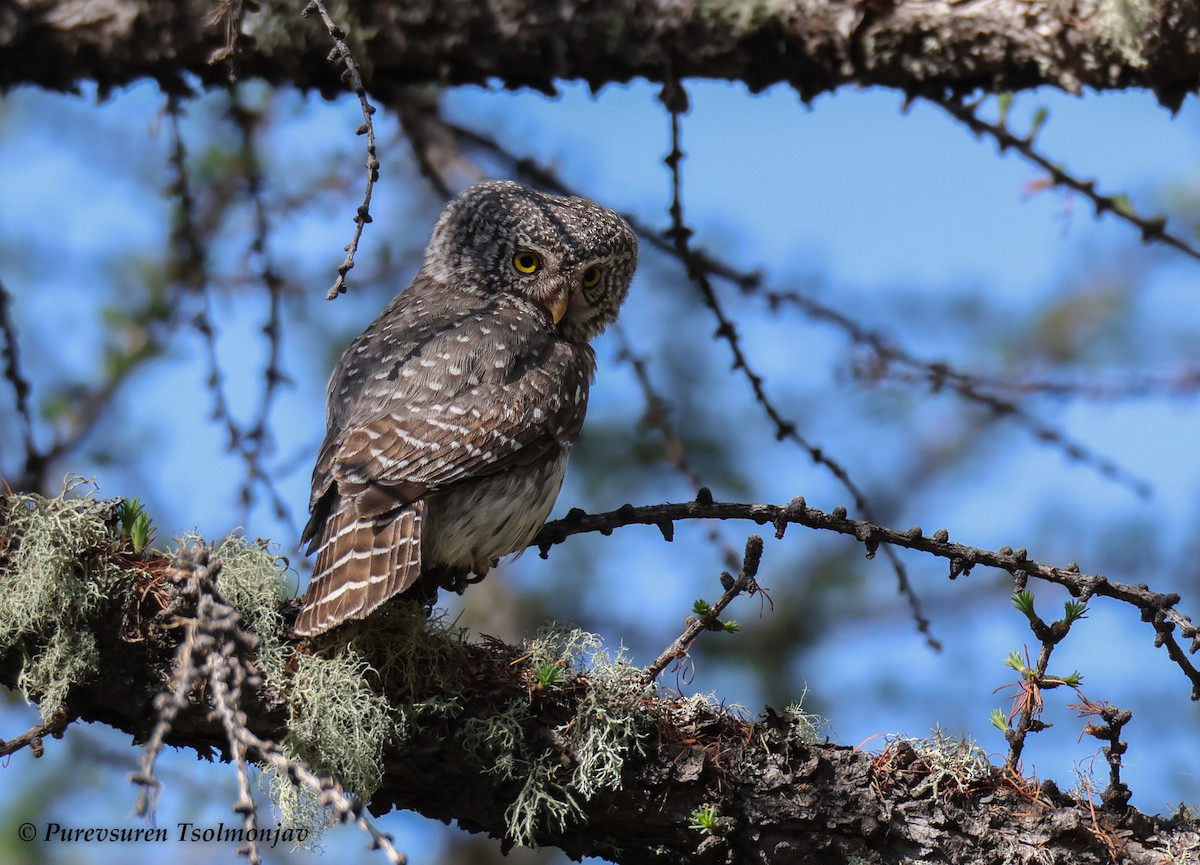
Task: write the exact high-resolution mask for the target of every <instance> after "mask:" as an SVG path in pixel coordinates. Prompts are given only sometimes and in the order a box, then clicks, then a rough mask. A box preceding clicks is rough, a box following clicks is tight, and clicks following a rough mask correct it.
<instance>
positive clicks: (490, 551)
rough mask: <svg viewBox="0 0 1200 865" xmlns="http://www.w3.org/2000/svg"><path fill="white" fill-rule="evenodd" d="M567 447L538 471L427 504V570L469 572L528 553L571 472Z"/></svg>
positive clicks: (504, 476)
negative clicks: (440, 567)
mask: <svg viewBox="0 0 1200 865" xmlns="http://www.w3.org/2000/svg"><path fill="white" fill-rule="evenodd" d="M567 450H568V449H567V447H566V446H563V447H560V448H558V449H557V452H556V453H550V454H547V455H546V458H545V459H544V460H540V461H538V462H536V463H534V464H532V465H528V466H520V467H518V468H514V469H512V470H510V471H507V472H503V473H500V474H495V475H488V476H486V477H482V478H479V479H477V480H471V481H464V482H461V483H458V484H455V485H454V486H453V487H450V488H447V489H446V490H444V491H442V492H439V493H435V494H433V495H431V496H429V497H428V499H427V500H426V510H425V527H424V530H423V532H422V537H421V558H422V561H423V562H424V563H425V566H426V567H428V566H430V565H449V566H455V567H463V568H468V567H471V566H472V565H474V564H475V563H476V562H478V561H479V560H481V559H492V558H496V557H498V556H504V555H507V554H508V553H511V552H515V551H519V550H523V549H524V548H525V547H526V546H528V544H529V542H530V541H531V540H533V537H534V535H536V534H537V533H538V531H539V530H540V529H541V527H542V525H543V524H544V523H545V522H546V518H547V517H548V516H549V515H550V511H551V509H552V508H553V507H554V502H555V500H556V499H557V498H558V491H559V489H560V488H561V487H562V482H563V476H564V475H565V474H566V468H567Z"/></svg>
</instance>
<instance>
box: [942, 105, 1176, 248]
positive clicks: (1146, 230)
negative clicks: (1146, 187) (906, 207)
mask: <svg viewBox="0 0 1200 865" xmlns="http://www.w3.org/2000/svg"><path fill="white" fill-rule="evenodd" d="M929 101H930V102H932V103H933V104H934V105H936V106H938V107H939V108H941V109H943V110H944V111H946V112H947V113H948V114H949V115H950V116H952V117H954V118H955V119H957V120H959V121H961V122H962V123H964V124H965V125H966V127H967V128H968V129H970V130H971V131H972V132H974V133H975V134H976V135H987V136H989V137H990V138H992V139H993V140H994V141H995V142H996V144H997V145H998V146H999V147H1000V150H1001V151H1004V150H1008V149H1010V148H1011V149H1012V150H1015V151H1016V152H1017V153H1019V154H1020V155H1021V156H1022V157H1023V158H1025V159H1026V160H1027V161H1029V162H1032V163H1033V164H1034V165H1036V166H1037V167H1038V168H1040V169H1042V170H1043V171H1045V172H1046V174H1047V175H1048V176H1049V177H1050V179H1051V181H1052V182H1053V183H1054V185H1055V186H1065V187H1066V188H1068V189H1073V190H1074V191H1076V192H1078V193H1079V194H1081V195H1083V196H1084V197H1085V198H1087V199H1088V200H1089V201H1091V202H1092V205H1093V206H1094V207H1095V208H1096V215H1097V216H1103V215H1104V214H1105V213H1111V214H1113V215H1114V216H1115V217H1117V219H1120V220H1122V221H1124V222H1127V223H1128V224H1130V225H1132V226H1133V227H1134V228H1136V229H1137V230H1138V231H1139V232H1140V233H1141V235H1142V240H1143V241H1144V242H1146V243H1151V242H1157V243H1162V244H1164V245H1166V246H1169V247H1171V248H1172V249H1175V250H1177V251H1178V252H1182V253H1183V254H1184V255H1186V256H1188V257H1189V258H1194V259H1196V260H1197V261H1200V249H1197V248H1196V247H1195V246H1193V245H1192V244H1190V243H1188V242H1187V241H1186V240H1184V239H1183V238H1182V237H1180V236H1179V235H1177V234H1172V233H1171V232H1169V231H1167V218H1166V217H1165V216H1154V217H1147V216H1142V215H1141V214H1139V213H1137V212H1136V211H1135V210H1134V209H1133V208H1132V207H1131V206H1130V204H1129V202H1128V200H1127V199H1126V198H1125V196H1121V195H1104V194H1102V193H1099V192H1097V191H1096V182H1095V181H1094V180H1081V179H1080V178H1078V177H1075V176H1074V175H1073V174H1070V173H1068V172H1067V171H1066V170H1065V169H1064V168H1063V167H1062V166H1061V165H1059V164H1057V163H1055V162H1053V161H1051V160H1050V159H1048V158H1047V157H1045V156H1043V155H1042V154H1041V153H1040V152H1038V150H1037V149H1036V148H1035V147H1034V140H1035V138H1036V130H1035V131H1034V132H1031V133H1030V134H1029V135H1026V136H1024V137H1022V136H1019V135H1016V134H1015V133H1013V132H1012V131H1011V130H1009V128H1008V125H1007V123H1006V122H1005V120H1004V119H1001V121H1000V122H998V123H991V122H989V121H987V120H984V119H983V118H981V117H980V116H979V115H978V113H977V111H978V109H979V103H978V102H976V103H971V104H968V103H965V102H956V101H950V100H939V99H929Z"/></svg>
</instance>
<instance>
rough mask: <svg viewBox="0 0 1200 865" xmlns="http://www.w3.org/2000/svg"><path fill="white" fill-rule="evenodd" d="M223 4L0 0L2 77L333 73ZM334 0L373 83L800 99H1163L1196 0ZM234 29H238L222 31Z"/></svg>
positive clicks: (1194, 29)
mask: <svg viewBox="0 0 1200 865" xmlns="http://www.w3.org/2000/svg"><path fill="white" fill-rule="evenodd" d="M230 5H231V4H229V3H220V2H216V0H176V2H169V3H164V2H161V0H6V2H3V3H0V57H2V58H3V60H2V61H0V88H9V87H13V86H16V85H19V84H32V85H37V86H40V87H49V88H60V89H67V88H71V87H73V86H75V85H77V84H78V83H79V82H83V81H94V82H97V83H98V84H99V85H100V86H101V88H102V90H103V89H104V88H111V87H115V86H120V85H124V84H128V83H131V82H133V81H136V80H138V79H142V78H151V79H155V80H157V81H159V82H160V83H161V84H162V85H163V86H164V87H166V88H169V89H176V88H181V87H185V86H187V85H186V83H185V82H187V81H189V80H198V81H200V82H201V83H204V84H219V83H221V82H224V81H226V80H228V78H229V77H230V76H231V75H237V76H239V77H258V78H262V79H265V80H267V81H268V82H271V83H274V84H291V85H295V86H299V87H302V88H318V89H320V90H322V91H325V92H330V93H331V92H336V91H340V90H343V89H344V88H345V85H343V84H342V82H341V80H340V74H341V70H340V69H339V68H336V67H335V66H334V65H332V64H330V63H328V62H327V60H326V57H327V55H328V52H329V48H330V44H331V43H330V39H329V36H328V34H327V33H326V31H325V29H324V27H323V26H322V25H321V23H320V21H319V20H318V18H317V17H316V16H313V17H312V18H309V19H306V18H304V17H303V16H302V15H301V14H300V13H301V9H302V4H301V3H299V2H286V3H284V2H280V0H271V2H263V3H262V4H261V5H260V6H259V7H258V10H257V11H255V12H251V13H247V14H246V15H245V16H244V18H243V20H242V21H241V23H240V27H239V26H238V25H237V24H236V22H234V21H233V19H232V18H231V16H230V14H229V13H228V8H227V7H230ZM234 5H236V6H241V4H240V3H237V4H234ZM331 12H332V13H333V16H334V18H335V19H336V20H337V21H338V23H339V24H340V25H341V27H342V29H343V30H344V32H345V34H346V36H347V40H348V42H349V44H350V47H351V49H352V50H353V52H354V55H355V58H356V59H357V60H358V61H359V63H360V64H361V65H362V67H363V73H364V78H365V80H366V82H367V86H368V87H369V88H379V89H381V88H387V87H390V86H397V85H405V84H469V83H484V82H488V81H499V82H502V83H503V84H504V85H505V86H509V87H520V86H529V87H535V88H539V89H543V90H552V89H553V88H554V82H555V81H556V80H582V81H586V82H588V83H589V84H591V85H592V87H595V88H598V87H600V86H602V85H604V84H607V83H611V82H623V81H628V80H630V79H633V78H639V77H641V78H647V79H650V80H655V81H664V80H668V79H669V78H671V77H675V78H685V77H705V78H724V79H730V80H741V81H743V82H745V83H746V84H747V85H748V86H749V87H750V88H751V89H760V88H763V87H767V86H769V85H772V84H776V83H780V82H786V83H789V84H791V85H792V86H794V87H795V88H796V89H797V90H798V91H799V93H800V94H801V96H802V97H803V98H805V99H811V98H812V97H814V96H817V95H818V94H821V93H824V92H827V91H831V90H834V89H836V88H838V87H840V86H843V85H846V84H859V85H883V86H887V87H896V88H899V89H902V90H905V91H907V92H913V93H920V92H924V93H930V92H944V90H946V89H951V90H954V91H957V92H965V91H968V90H970V89H972V88H976V87H982V88H985V89H987V90H991V91H998V90H1017V89H1023V88H1030V87H1037V86H1042V85H1050V86H1055V87H1060V88H1062V89H1065V90H1068V91H1071V92H1078V91H1079V90H1081V89H1082V88H1084V87H1092V88H1097V89H1108V88H1127V87H1148V88H1153V89H1154V90H1155V91H1156V92H1157V93H1158V94H1159V97H1160V98H1161V99H1163V100H1164V101H1165V102H1168V103H1169V104H1172V105H1177V104H1178V103H1179V101H1181V100H1182V98H1183V96H1184V95H1185V94H1186V93H1187V92H1189V91H1193V90H1195V89H1196V87H1197V85H1198V84H1200V7H1198V6H1197V4H1196V3H1195V2H1193V0H1049V2H1039V3H1031V2H1028V0H969V2H943V0H857V2H842V0H747V2H738V0H612V2H604V3H596V2H586V0H563V2H550V0H483V2H481V0H406V2H404V3H394V2H390V0H369V2H356V3H348V2H341V3H331ZM239 30H240V32H241V33H242V34H245V38H242V39H234V38H233V36H232V35H231V34H232V33H234V32H238V31H239ZM231 47H233V48H235V49H236V50H234V51H232V53H230V52H229V49H230V48H231Z"/></svg>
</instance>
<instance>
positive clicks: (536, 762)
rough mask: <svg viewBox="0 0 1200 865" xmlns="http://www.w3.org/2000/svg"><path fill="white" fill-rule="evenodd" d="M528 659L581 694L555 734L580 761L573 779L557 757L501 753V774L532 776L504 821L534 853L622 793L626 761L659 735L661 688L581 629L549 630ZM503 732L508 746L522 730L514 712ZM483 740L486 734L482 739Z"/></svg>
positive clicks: (522, 747) (531, 644)
mask: <svg viewBox="0 0 1200 865" xmlns="http://www.w3.org/2000/svg"><path fill="white" fill-rule="evenodd" d="M523 657H524V658H525V659H526V663H527V664H528V665H529V669H530V670H535V669H538V668H539V667H545V666H546V665H550V664H557V665H559V666H561V667H562V668H563V669H564V670H565V671H567V672H568V673H569V675H568V676H567V677H566V679H567V680H568V681H570V680H573V681H574V682H575V683H576V684H577V685H578V686H579V687H577V688H575V689H574V691H573V693H575V694H576V699H575V702H574V712H573V714H572V717H571V718H570V719H569V720H567V721H566V722H565V723H563V724H560V725H559V726H558V727H556V728H555V731H554V732H555V734H556V736H557V737H558V738H559V741H562V742H564V743H565V746H566V750H567V751H568V752H569V755H570V757H571V758H572V763H573V765H572V767H571V768H570V770H569V771H567V770H565V769H564V768H563V766H562V762H561V760H559V759H558V757H557V755H554V754H547V753H537V754H534V755H531V754H529V753H527V749H528V747H529V746H528V745H527V744H525V743H524V741H523V740H518V741H517V743H516V744H517V747H515V748H514V749H513V752H512V753H511V754H504V753H503V752H502V750H501V753H499V754H498V755H497V756H496V758H495V759H494V762H493V766H494V770H495V771H501V772H504V773H506V776H507V777H513V778H519V777H521V775H523V776H524V780H523V783H522V785H521V789H520V790H519V792H518V793H517V796H516V798H515V799H514V800H513V802H512V803H511V804H510V805H509V807H508V808H507V810H506V811H505V814H504V820H505V828H506V831H507V833H508V835H509V837H510V838H512V839H513V840H514V841H516V842H518V843H520V844H524V845H527V846H534V843H535V839H536V837H537V833H538V832H539V831H545V830H547V829H548V830H550V831H560V832H561V831H562V830H563V829H565V828H566V826H567V824H568V823H570V822H572V821H574V820H577V819H579V817H581V816H582V813H583V812H582V808H581V805H580V803H581V802H586V801H587V800H588V799H590V798H592V797H593V796H595V795H596V794H597V793H599V792H601V791H603V790H617V789H620V787H621V781H622V774H623V769H624V767H625V761H626V760H627V759H628V757H629V756H630V754H631V753H633V752H636V753H638V754H642V753H644V749H643V746H642V741H643V739H645V738H646V736H648V735H649V732H650V730H651V729H652V727H653V720H652V719H651V717H650V714H649V711H648V710H647V708H646V706H647V704H648V700H649V698H650V697H651V696H652V695H653V692H654V686H653V684H652V683H650V682H648V681H647V680H646V679H645V677H644V675H643V672H642V671H641V670H639V669H638V668H636V667H634V666H632V665H631V664H630V663H629V662H628V660H627V659H626V658H625V657H624V653H623V652H620V651H619V652H618V653H617V654H616V656H615V657H614V656H611V655H610V654H609V653H608V652H607V651H605V650H604V648H603V646H602V643H601V641H600V638H599V637H597V636H596V635H595V634H589V633H587V632H586V631H581V630H579V629H577V628H576V629H570V630H565V629H562V628H557V627H553V626H551V627H548V628H543V629H542V630H541V631H539V632H538V635H537V636H536V637H535V638H534V639H533V640H532V641H528V642H527V643H526V645H525V652H524V655H523ZM511 708H512V707H510V714H509V715H508V717H507V718H506V720H505V721H504V722H503V723H504V725H506V726H501V727H499V728H498V729H497V730H496V732H497V733H499V734H500V736H501V737H502V739H503V740H504V741H507V740H508V739H509V738H512V737H511V735H509V733H507V732H506V730H507V731H512V730H514V729H519V724H517V723H516V722H517V717H516V716H515V713H514V712H512V711H511ZM476 736H477V737H478V733H476Z"/></svg>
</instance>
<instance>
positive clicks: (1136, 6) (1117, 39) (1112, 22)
mask: <svg viewBox="0 0 1200 865" xmlns="http://www.w3.org/2000/svg"><path fill="white" fill-rule="evenodd" d="M1158 9H1159V4H1158V3H1157V2H1156V0H1100V2H1099V3H1098V5H1097V7H1096V12H1095V14H1094V15H1093V16H1092V21H1091V24H1092V27H1093V29H1094V30H1095V32H1096V33H1098V34H1099V35H1100V38H1101V39H1103V40H1104V42H1106V43H1107V44H1108V45H1110V46H1112V48H1113V49H1114V50H1116V51H1117V53H1118V54H1120V55H1121V58H1122V59H1123V60H1124V61H1125V62H1126V63H1127V64H1129V65H1130V66H1132V67H1134V68H1138V69H1140V68H1142V67H1144V66H1145V65H1146V62H1147V61H1146V54H1145V50H1144V49H1145V45H1146V39H1147V37H1148V36H1149V35H1150V34H1151V30H1152V25H1153V24H1154V22H1155V21H1156V20H1157V19H1158Z"/></svg>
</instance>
